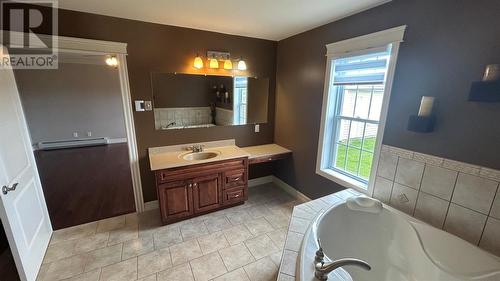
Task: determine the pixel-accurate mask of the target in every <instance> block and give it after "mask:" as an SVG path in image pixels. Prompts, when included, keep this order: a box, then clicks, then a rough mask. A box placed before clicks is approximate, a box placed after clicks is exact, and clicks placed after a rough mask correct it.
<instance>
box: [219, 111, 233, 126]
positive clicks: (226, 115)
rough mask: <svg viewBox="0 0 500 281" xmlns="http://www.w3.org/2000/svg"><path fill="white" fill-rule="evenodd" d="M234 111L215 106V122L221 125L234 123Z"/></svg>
mask: <svg viewBox="0 0 500 281" xmlns="http://www.w3.org/2000/svg"><path fill="white" fill-rule="evenodd" d="M233 123H234V112H233V111H232V110H229V109H225V108H220V107H216V108H215V124H217V125H219V126H228V125H233Z"/></svg>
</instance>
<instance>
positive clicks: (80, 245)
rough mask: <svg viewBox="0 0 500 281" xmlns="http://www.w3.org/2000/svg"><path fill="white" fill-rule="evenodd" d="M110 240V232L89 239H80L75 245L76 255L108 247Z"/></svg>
mask: <svg viewBox="0 0 500 281" xmlns="http://www.w3.org/2000/svg"><path fill="white" fill-rule="evenodd" d="M108 239H109V232H104V233H97V234H96V235H92V236H89V237H85V238H82V239H78V241H77V243H76V245H75V253H86V252H90V251H93V250H96V249H100V248H104V247H106V245H107V243H108Z"/></svg>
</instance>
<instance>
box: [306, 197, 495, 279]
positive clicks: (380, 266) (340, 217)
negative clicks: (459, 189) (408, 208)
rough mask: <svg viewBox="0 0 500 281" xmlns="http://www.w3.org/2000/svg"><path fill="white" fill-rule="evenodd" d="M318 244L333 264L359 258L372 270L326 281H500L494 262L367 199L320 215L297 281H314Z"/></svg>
mask: <svg viewBox="0 0 500 281" xmlns="http://www.w3.org/2000/svg"><path fill="white" fill-rule="evenodd" d="M318 238H320V240H321V244H322V247H323V250H324V252H325V255H326V256H327V257H329V258H330V259H331V260H336V259H339V258H346V257H351V258H358V259H362V260H365V261H366V262H368V263H369V264H370V265H371V267H372V270H371V271H365V270H364V269H361V268H359V267H353V266H345V267H343V268H340V269H337V270H335V271H334V272H333V273H331V274H330V276H329V279H328V280H335V281H337V280H338V281H340V280H342V281H344V280H346V281H347V280H349V281H350V280H354V281H405V280H412V281H434V280H436V281H437V280H439V281H457V280H482V281H500V259H499V258H498V257H496V256H494V255H492V254H489V253H487V252H485V251H483V250H482V249H480V248H478V247H476V246H474V245H472V244H469V243H468V242H466V241H464V240H462V239H460V238H457V237H456V236H453V235H451V234H449V233H446V232H444V231H442V230H439V229H436V228H434V227H432V226H429V225H427V224H425V223H423V222H421V221H419V220H416V219H415V218H412V217H410V216H408V215H406V214H404V213H402V212H399V211H397V210H395V209H393V208H391V207H388V206H386V205H383V204H381V203H380V202H379V201H377V200H375V199H371V198H366V197H357V198H356V197H355V198H350V199H348V201H347V202H341V203H339V204H337V205H334V206H333V207H331V208H330V209H328V210H326V211H325V212H323V213H322V214H320V215H319V217H318V218H317V219H316V220H315V222H314V223H313V224H312V226H311V227H310V228H309V230H308V231H307V232H306V235H305V237H304V242H303V244H302V248H301V252H300V253H299V264H298V272H297V273H298V275H297V276H299V280H301V281H312V280H316V279H315V278H314V257H315V252H316V250H317V249H318V245H317V242H316V241H317V239H318Z"/></svg>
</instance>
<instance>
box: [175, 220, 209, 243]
mask: <svg viewBox="0 0 500 281" xmlns="http://www.w3.org/2000/svg"><path fill="white" fill-rule="evenodd" d="M180 229H181V234H182V239H184V241H187V240H191V239H193V238H197V237H200V236H203V235H207V234H208V229H207V227H206V226H205V224H204V223H192V222H189V223H185V224H183V225H181V226H180Z"/></svg>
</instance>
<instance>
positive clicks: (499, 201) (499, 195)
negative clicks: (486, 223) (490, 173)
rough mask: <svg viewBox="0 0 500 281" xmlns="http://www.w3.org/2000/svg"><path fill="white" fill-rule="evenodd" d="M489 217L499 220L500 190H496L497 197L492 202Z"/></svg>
mask: <svg viewBox="0 0 500 281" xmlns="http://www.w3.org/2000/svg"><path fill="white" fill-rule="evenodd" d="M490 216H492V217H494V218H497V219H500V190H497V195H496V196H495V200H494V201H493V206H492V207H491V212H490Z"/></svg>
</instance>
